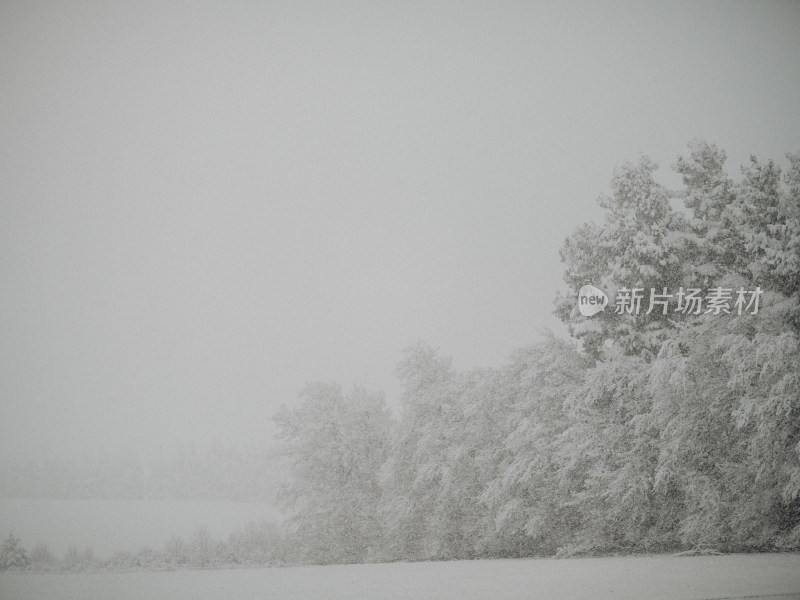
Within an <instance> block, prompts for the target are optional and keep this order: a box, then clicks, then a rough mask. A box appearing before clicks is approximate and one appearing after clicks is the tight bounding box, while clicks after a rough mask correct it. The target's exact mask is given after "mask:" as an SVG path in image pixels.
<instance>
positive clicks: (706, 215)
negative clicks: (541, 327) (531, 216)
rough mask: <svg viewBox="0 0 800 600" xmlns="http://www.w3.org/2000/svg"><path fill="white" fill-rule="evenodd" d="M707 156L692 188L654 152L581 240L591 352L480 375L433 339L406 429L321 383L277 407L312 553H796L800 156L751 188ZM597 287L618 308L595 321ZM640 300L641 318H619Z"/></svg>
mask: <svg viewBox="0 0 800 600" xmlns="http://www.w3.org/2000/svg"><path fill="white" fill-rule="evenodd" d="M690 149H691V155H690V156H689V157H686V158H679V159H678V161H677V163H676V165H675V168H676V170H677V171H678V172H679V173H680V174H681V175H682V177H683V182H684V186H685V187H684V189H683V190H681V191H679V192H670V191H669V190H666V189H664V188H663V187H662V186H660V185H658V184H657V183H656V182H655V180H654V178H653V174H654V171H655V165H653V164H652V163H651V162H650V161H649V160H647V159H646V158H643V159H641V160H640V161H639V162H638V163H637V164H633V165H627V166H625V167H623V168H621V169H619V170H618V171H617V172H616V173H615V175H614V178H613V180H612V191H613V195H612V196H610V197H603V198H601V199H600V204H601V206H602V207H603V208H604V209H605V211H606V219H605V222H604V223H602V224H599V225H598V224H587V225H584V226H582V227H580V228H579V229H578V230H577V231H576V232H575V233H574V234H573V235H571V236H570V237H569V238H568V239H567V240H566V242H565V244H564V246H563V248H562V250H561V256H562V259H563V261H564V263H565V266H566V271H565V276H564V279H565V282H566V284H567V287H568V289H567V292H566V293H565V294H560V295H559V296H558V297H557V299H556V314H558V315H559V317H560V318H561V319H562V320H563V321H564V322H565V323H567V324H568V326H569V328H570V332H571V333H572V334H573V336H574V337H575V338H577V340H576V341H571V342H566V341H563V340H559V339H556V338H555V337H548V338H546V339H544V341H542V342H540V343H538V344H535V345H533V346H531V347H529V348H525V349H522V350H519V351H518V352H516V353H515V354H514V355H513V356H512V357H511V359H510V361H509V362H508V364H506V365H505V366H504V367H501V368H497V369H482V370H475V371H471V372H467V373H460V372H457V371H456V370H454V369H453V367H452V365H451V361H450V360H449V359H447V358H446V357H443V356H441V355H440V354H439V353H438V352H437V351H436V350H435V349H433V348H431V347H429V346H427V345H425V344H422V343H420V344H418V345H416V346H414V347H413V348H411V349H410V350H409V351H408V352H407V354H406V355H405V357H404V359H403V360H402V362H401V363H400V366H399V369H398V373H399V377H400V381H401V384H402V389H403V396H402V401H403V407H402V412H401V414H400V415H399V419H395V418H393V416H392V415H391V413H390V411H389V410H388V409H387V408H386V405H385V403H384V400H383V397H382V395H381V394H379V393H371V392H368V391H365V390H363V389H358V388H357V389H354V390H353V391H352V392H351V393H343V391H342V390H341V388H340V387H339V386H337V385H334V384H323V383H320V384H313V385H309V386H308V387H307V389H306V390H305V392H304V394H303V396H302V404H301V405H300V406H299V407H297V408H293V409H289V408H284V409H283V410H282V411H281V412H280V413H279V414H278V415H277V416H276V422H277V425H278V428H279V438H280V442H281V444H282V450H281V451H282V453H283V455H284V456H285V457H286V458H287V459H288V460H289V461H290V463H291V466H292V472H293V475H294V478H293V482H292V483H291V485H289V486H288V487H287V488H286V489H285V490H284V491H283V492H282V494H281V496H280V499H281V502H282V503H283V504H284V505H285V506H287V507H290V508H291V509H293V510H294V511H295V517H294V519H293V520H292V522H291V524H290V525H291V539H292V540H293V544H294V547H295V548H297V549H299V552H300V554H301V558H302V560H305V561H308V562H361V561H369V560H395V559H432V558H433V559H450V558H473V557H489V556H532V555H550V554H559V555H572V554H576V553H584V552H593V553H602V552H619V551H623V552H639V551H651V552H653V551H666V550H681V549H690V548H697V549H699V548H705V549H711V548H716V549H719V550H722V551H729V550H789V549H798V548H800V155H789V163H790V168H789V169H788V171H787V172H786V174H785V176H784V175H782V173H781V170H780V169H779V168H778V166H777V165H776V164H775V163H773V162H772V161H769V162H767V163H761V162H759V161H757V160H756V159H755V158H754V159H752V161H751V164H750V165H748V166H747V167H745V168H743V169H742V170H741V179H740V180H739V181H733V180H732V179H731V178H730V177H729V176H728V175H727V174H726V173H725V171H724V169H723V164H724V161H725V154H724V152H722V151H720V150H718V149H717V148H716V147H714V146H713V145H709V144H706V143H702V142H695V143H692V144H691V145H690ZM677 200H680V201H682V202H683V203H684V205H685V207H686V210H685V211H683V210H680V211H679V210H675V209H674V208H673V206H672V203H673V202H676V201H677ZM531 229H532V232H531V234H532V235H535V224H533V223H532V224H531ZM531 259H532V260H533V259H534V257H531ZM586 284H593V285H595V286H599V287H600V288H602V289H603V290H605V291H606V292H607V293H608V295H609V298H610V301H611V305H610V306H608V307H607V308H606V310H605V311H603V312H601V313H599V314H596V315H594V316H589V317H586V316H582V315H581V314H580V312H579V311H578V298H577V296H578V291H579V290H580V288H581V287H582V286H584V285H586ZM626 288H627V289H628V290H633V289H640V290H643V299H642V302H641V308H640V310H638V311H635V310H634V307H633V306H632V305H631V304H629V303H626V304H623V305H621V307H620V308H621V310H618V309H617V307H616V306H615V304H616V300H619V298H620V297H622V298H625V295H624V294H622V292H624V290H625V289H626ZM692 290H698V291H697V292H692ZM740 290H741V291H742V293H744V294H745V296H743V297H744V298H745V299H746V300H747V306H743V305H740V306H738V307H737V305H736V299H737V298H738V297H739V291H740ZM758 290H761V291H762V292H763V293H762V294H760V295H759V294H758V293H757V291H758ZM614 292H616V297H615V295H614ZM690 292H691V293H692V294H694V296H695V297H699V296H700V295H702V297H703V298H704V300H705V302H704V304H703V305H702V309H701V310H700V311H697V310H695V308H696V306H697V305H694V306H692V308H691V309H690V310H687V306H686V298H687V296H686V295H685V294H688V293H690ZM653 295H655V296H656V298H657V299H659V300H664V301H665V302H666V304H656V306H655V309H654V310H651V311H648V308H649V300H650V298H651V297H652V296H653ZM628 297H630V296H628ZM726 298H729V299H728V300H727V301H721V300H724V299H726ZM756 299H757V303H756V302H755V300H756ZM465 301H468V299H467V298H465ZM756 307H758V308H757V309H756ZM709 309H710V310H709Z"/></svg>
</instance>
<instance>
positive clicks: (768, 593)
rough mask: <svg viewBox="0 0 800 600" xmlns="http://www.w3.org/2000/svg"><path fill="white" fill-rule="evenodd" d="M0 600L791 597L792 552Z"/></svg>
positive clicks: (76, 583)
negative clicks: (110, 599)
mask: <svg viewBox="0 0 800 600" xmlns="http://www.w3.org/2000/svg"><path fill="white" fill-rule="evenodd" d="M0 598H3V600H25V599H36V600H51V599H59V600H100V599H103V600H105V599H108V598H114V599H115V600H125V599H132V598H136V599H142V600H161V599H164V600H167V599H169V600H181V599H186V600H189V599H193V600H204V599H208V600H211V599H215V600H216V599H223V598H224V599H227V600H250V599H253V600H255V599H259V600H263V599H270V600H300V599H309V600H311V599H315V600H316V599H326V600H370V599H375V600H400V599H403V600H406V599H412V598H413V599H423V600H424V599H432V600H486V599H493V598H496V599H499V600H517V599H519V600H521V599H526V600H531V599H537V598H542V599H546V600H558V599H566V598H569V599H587V600H598V599H604V598H615V599H616V598H618V599H637V600H659V599H669V600H678V599H680V600H684V599H686V600H688V599H707V598H714V599H719V598H769V599H770V600H787V599H789V598H792V599H795V600H797V599H800V554H753V555H741V554H740V555H730V556H702V557H668V556H637V557H621V558H580V559H567V560H556V559H535V560H479V561H453V562H438V563H392V564H375V565H340V566H314V567H287V568H274V569H233V570H221V571H175V572H131V573H83V574H56V573H52V574H33V573H15V572H5V573H0Z"/></svg>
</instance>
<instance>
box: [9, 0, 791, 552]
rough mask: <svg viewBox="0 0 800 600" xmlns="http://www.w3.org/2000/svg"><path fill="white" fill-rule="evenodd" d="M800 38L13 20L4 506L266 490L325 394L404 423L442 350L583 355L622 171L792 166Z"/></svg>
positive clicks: (347, 12) (335, 19)
mask: <svg viewBox="0 0 800 600" xmlns="http://www.w3.org/2000/svg"><path fill="white" fill-rule="evenodd" d="M798 31H800V9H798V5H797V4H794V3H779V2H771V3H759V4H755V3H743V2H729V3H718V2H707V3H703V4H699V5H698V4H696V3H660V4H649V5H644V6H642V5H638V4H624V3H609V4H605V5H602V4H601V5H598V4H595V3H578V4H573V5H569V6H562V5H560V4H557V3H533V4H532V5H530V6H527V5H525V4H521V3H513V2H500V3H496V2H493V3H488V2H484V3H479V2H468V3H461V2H440V3H430V2H411V3H408V2H404V3H398V4H396V5H392V4H386V3H359V2H345V3H343V4H341V3H337V4H335V5H334V4H331V3H324V2H319V3H313V2H312V3H295V2H268V3H259V2H252V3H251V2H241V3H235V4H224V5H223V4H218V3H211V2H174V3H167V4H165V3H135V4H131V5H125V4H119V3H90V2H70V3H49V2H3V3H2V6H0V79H1V80H2V82H3V83H2V86H0V108H1V109H2V110H0V457H2V460H1V461H0V462H2V464H0V467H2V473H3V478H2V481H0V491H2V492H3V494H4V495H5V496H8V497H20V496H22V497H39V498H50V499H54V498H61V499H70V500H79V499H84V500H98V499H107V500H112V499H116V500H120V501H123V500H125V501H132V500H152V501H167V500H180V501H186V502H190V501H192V502H193V501H199V500H205V501H209V502H212V501H226V502H265V503H267V502H272V501H273V500H274V492H275V487H276V486H277V483H276V482H278V481H280V480H281V478H282V477H284V470H283V469H282V468H279V467H277V466H275V463H271V462H270V460H272V458H270V456H271V455H270V448H271V446H272V444H273V436H274V434H275V426H274V424H273V422H272V420H271V418H272V417H273V416H274V415H275V414H276V412H277V411H278V410H279V408H280V407H281V406H282V405H288V406H289V407H293V406H297V405H298V404H299V396H300V393H301V391H302V390H303V389H304V387H305V386H306V384H307V383H309V382H316V381H321V382H338V383H339V384H341V385H342V387H343V389H345V390H350V389H352V388H354V387H355V386H363V387H365V388H366V389H368V390H372V391H376V392H381V393H383V394H384V395H385V397H386V400H387V402H388V405H389V407H390V408H391V409H392V410H394V411H395V413H396V412H397V410H398V407H399V405H400V384H399V383H398V376H397V365H398V364H399V362H400V360H401V358H402V356H403V350H404V349H405V348H407V347H409V346H410V345H412V344H415V343H417V342H418V341H420V340H421V341H424V342H426V343H428V344H431V345H432V346H433V347H435V348H438V349H440V351H441V352H442V354H443V355H445V356H449V357H452V358H453V364H454V365H455V367H456V368H457V369H458V370H460V371H468V370H469V369H472V368H475V367H496V366H499V365H502V364H504V363H505V362H506V361H507V360H508V358H509V356H510V355H511V354H512V352H513V351H514V350H516V349H518V348H521V347H524V346H526V345H528V344H531V343H533V342H536V341H537V340H541V339H542V336H543V334H544V333H545V332H546V331H548V330H551V331H554V332H555V333H556V334H557V335H559V336H562V337H567V335H568V334H567V328H566V327H565V326H564V325H563V324H562V322H561V321H560V320H559V319H557V318H556V316H555V315H554V314H553V299H554V296H555V293H556V291H558V290H560V289H564V287H565V286H564V283H563V281H562V276H563V272H564V269H565V267H564V265H563V264H562V262H561V260H560V256H559V248H560V247H561V246H562V244H563V241H564V239H565V237H566V236H567V235H569V234H571V233H572V232H573V231H574V230H575V229H576V228H577V227H578V226H579V225H581V224H582V223H584V222H586V221H589V220H598V219H600V218H601V217H602V210H601V209H600V207H599V206H598V205H597V203H596V202H595V200H596V199H597V198H598V196H600V195H601V194H607V193H608V192H609V183H610V181H611V178H612V175H613V174H614V169H615V167H617V166H619V165H622V164H624V163H626V162H631V161H636V160H638V159H639V157H640V156H642V155H647V156H649V157H650V158H652V159H653V160H654V161H655V162H656V163H658V164H659V165H660V169H659V170H658V172H657V177H658V179H659V181H660V182H662V183H663V184H665V185H668V186H677V185H678V184H679V182H680V181H681V179H680V176H678V175H677V174H676V173H675V172H674V171H673V170H672V168H671V166H672V165H673V164H674V163H675V161H676V159H677V157H678V156H679V155H682V154H685V153H686V147H687V143H688V142H690V141H691V140H693V139H698V138H699V139H704V140H708V141H709V142H713V143H715V144H717V145H719V147H720V148H723V149H725V150H726V151H727V153H728V163H727V165H726V168H727V169H728V170H729V172H730V173H731V174H732V175H738V174H739V167H740V165H743V164H746V163H748V161H749V158H750V154H756V155H757V156H758V157H759V158H761V159H765V160H766V159H774V160H776V161H777V163H778V164H780V165H782V166H785V164H786V160H785V158H784V156H785V153H787V152H792V151H798V150H800V112H799V111H798V110H797V107H798V106H800V69H798V68H797V67H796V65H797V64H800V37H799V36H798V34H797V32H798ZM120 457H122V458H120ZM125 457H127V458H125ZM220 457H227V458H224V459H223V458H220ZM104 461H105V462H104ZM115 461H117V462H115ZM226 461H228V462H226ZM123 464H124V465H128V466H126V467H121V466H119V465H123ZM103 465H106V466H105V467H104V466H103ZM108 465H111V466H110V467H109V466H108ZM115 465H116V466H115ZM165 465H172V466H175V465H178V466H177V467H175V469H174V470H172V471H170V470H169V469H168V468H167V467H166V466H165ZM198 465H200V466H198ZM209 465H210V466H209ZM231 465H235V466H231ZM169 468H172V467H169ZM48 469H49V470H48ZM103 469H106V470H105V471H104V470H103ZM126 469H129V470H126ZM122 472H125V473H129V474H130V477H131V478H130V479H127V480H125V481H126V482H127V483H124V482H123V483H121V482H120V481H119V480H118V479H115V480H114V482H112V483H109V481H110V479H103V477H106V475H107V474H108V473H115V474H119V473H122ZM103 473H106V475H103ZM176 473H183V474H184V475H185V476H186V479H185V480H183V479H179V478H178V475H176ZM226 473H227V474H230V475H231V479H230V480H226V479H224V476H223V474H226ZM262 473H263V474H264V475H263V477H264V479H265V480H267V482H268V484H267V485H266V486H265V488H263V489H262V488H259V489H258V490H254V488H249V487H247V485H245V484H246V482H253V481H257V480H258V479H259V476H260V475H259V474H262ZM57 475H58V476H57ZM37 477H39V479H37ZM59 477H60V478H59ZM98 477H99V478H100V479H97V478H98ZM92 478H95V479H92ZM192 478H194V479H192ZM101 480H102V482H104V483H101V484H98V483H97V482H98V481H101ZM165 481H167V482H169V481H171V482H173V483H174V484H175V485H174V486H173V487H169V485H167V484H166V483H163V482H165ZM181 481H185V482H187V483H180V482H181ZM42 482H44V483H42ZM92 482H94V483H92ZM159 482H162V483H163V485H162V483H159ZM175 482H178V483H175ZM198 482H199V483H198ZM220 482H222V483H220ZM95 484H97V486H98V487H95V488H92V485H95ZM273 484H275V485H273ZM125 485H128V486H129V487H124V486H125ZM215 485H216V487H214V486H215ZM115 486H117V487H115ZM120 486H122V487H120ZM137 486H138V487H137ZM159 486H161V487H159ZM181 486H184V487H181ZM212 488H213V489H212ZM267 488H268V489H267ZM98 490H99V491H98ZM109 490H117V491H111V492H109ZM119 490H122V491H119ZM198 490H199V491H198ZM231 490H235V492H232V491H231ZM270 515H274V513H270ZM199 525H202V523H198V526H199ZM236 527H240V525H238V524H236V523H232V524H231V528H232V529H235V528H236ZM5 533H6V531H5V529H3V527H0V534H2V535H5ZM173 533H179V531H164V536H163V539H161V540H160V541H152V542H147V543H150V544H153V545H155V546H159V544H163V543H164V542H166V540H167V537H168V536H169V535H171V534H173ZM36 535H39V533H37V534H36ZM42 535H43V534H42ZM182 535H188V534H187V533H183V534H182ZM215 535H217V536H219V537H220V538H224V537H225V535H226V534H225V532H222V531H221V530H220V531H219V532H215ZM24 541H25V542H26V543H27V544H29V545H31V544H33V543H36V542H39V541H41V542H45V543H47V542H48V540H44V539H42V540H39V539H35V540H24ZM53 543H55V542H53ZM59 543H60V542H59ZM74 543H78V544H82V542H80V541H78V540H76V541H75V542H74ZM86 543H87V544H91V541H89V542H86ZM138 544H139V542H138V541H136V545H138ZM120 549H126V548H120ZM129 549H131V548H129Z"/></svg>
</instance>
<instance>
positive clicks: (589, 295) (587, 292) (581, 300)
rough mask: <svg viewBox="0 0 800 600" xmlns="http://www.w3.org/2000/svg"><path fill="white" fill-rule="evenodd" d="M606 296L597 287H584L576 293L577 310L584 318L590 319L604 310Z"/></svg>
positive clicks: (606, 303)
mask: <svg viewBox="0 0 800 600" xmlns="http://www.w3.org/2000/svg"><path fill="white" fill-rule="evenodd" d="M606 306H608V296H606V293H605V292H604V291H603V290H601V289H600V288H599V287H595V286H593V285H585V286H583V287H582V288H581V290H580V291H579V292H578V310H579V311H581V314H582V315H583V316H584V317H591V316H592V315H596V314H597V313H599V312H602V311H604V310H605V308H606Z"/></svg>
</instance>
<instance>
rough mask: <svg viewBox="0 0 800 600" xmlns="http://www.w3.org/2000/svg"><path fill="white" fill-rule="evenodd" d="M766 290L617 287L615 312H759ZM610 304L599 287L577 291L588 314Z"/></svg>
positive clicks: (580, 304)
mask: <svg viewBox="0 0 800 600" xmlns="http://www.w3.org/2000/svg"><path fill="white" fill-rule="evenodd" d="M763 293H764V292H763V290H762V289H761V288H760V287H758V286H756V288H755V289H754V290H746V289H745V288H743V287H740V288H739V289H738V290H734V289H733V288H723V287H716V288H711V289H708V290H705V293H703V290H702V289H700V288H683V287H682V288H680V289H679V290H678V291H677V292H676V293H674V294H670V293H669V292H668V291H667V288H662V289H661V290H656V288H650V293H649V295H648V294H647V290H646V289H645V288H631V289H629V288H626V287H621V288H619V290H617V295H616V298H615V300H614V314H617V315H623V314H628V315H638V314H639V311H640V310H642V311H643V309H644V308H645V306H646V308H647V312H645V313H644V314H646V315H649V314H650V313H652V312H656V313H661V314H662V315H667V314H669V313H681V314H684V315H699V314H712V315H719V314H726V315H730V314H735V315H741V314H751V315H756V314H758V308H759V303H760V298H761V294H763ZM648 296H649V297H648ZM608 304H609V301H608V296H606V294H605V292H603V290H601V289H600V288H598V287H595V286H593V285H585V286H583V287H582V288H581V289H580V291H579V292H578V310H579V311H580V312H581V314H582V315H583V316H585V317H591V316H592V315H596V314H597V313H599V312H602V311H603V310H605V308H606V306H607V305H608Z"/></svg>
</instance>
